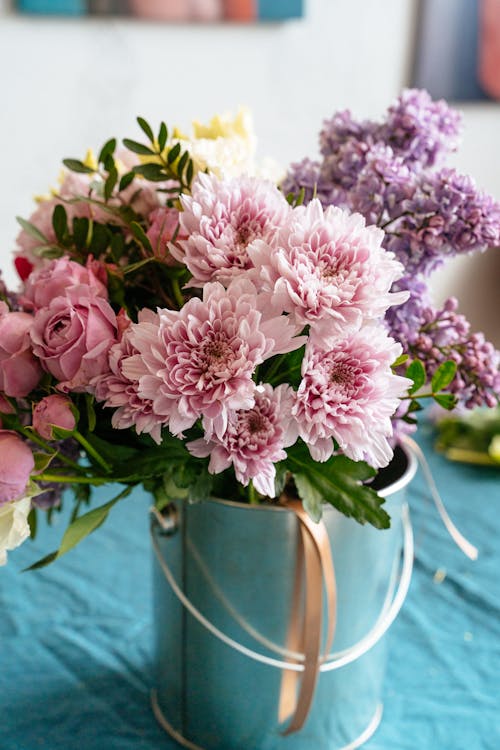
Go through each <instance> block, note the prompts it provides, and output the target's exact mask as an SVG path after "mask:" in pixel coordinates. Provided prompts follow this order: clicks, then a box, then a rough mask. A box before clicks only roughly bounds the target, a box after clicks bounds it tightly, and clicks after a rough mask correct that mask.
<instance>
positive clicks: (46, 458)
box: [33, 451, 57, 474]
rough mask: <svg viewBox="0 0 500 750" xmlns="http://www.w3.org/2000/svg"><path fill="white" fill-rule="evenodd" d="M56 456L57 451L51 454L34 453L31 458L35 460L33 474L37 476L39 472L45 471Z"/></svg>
mask: <svg viewBox="0 0 500 750" xmlns="http://www.w3.org/2000/svg"><path fill="white" fill-rule="evenodd" d="M56 455H57V451H54V452H53V453H39V452H37V453H34V454H33V458H34V459H35V468H34V469H33V472H34V473H35V474H37V473H38V472H39V471H40V472H41V471H45V469H47V468H48V467H49V466H50V464H51V463H52V460H53V459H54V458H55V457H56Z"/></svg>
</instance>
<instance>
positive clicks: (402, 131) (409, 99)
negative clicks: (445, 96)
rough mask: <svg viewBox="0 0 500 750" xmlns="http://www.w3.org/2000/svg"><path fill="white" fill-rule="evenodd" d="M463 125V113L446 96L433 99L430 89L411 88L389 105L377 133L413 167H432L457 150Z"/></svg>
mask: <svg viewBox="0 0 500 750" xmlns="http://www.w3.org/2000/svg"><path fill="white" fill-rule="evenodd" d="M460 128H461V116H460V113H459V112H457V111H456V110H453V109H451V108H450V107H449V106H448V104H447V103H446V102H445V101H444V100H440V101H433V100H432V99H431V97H430V95H429V94H428V92H427V91H422V90H419V89H407V90H406V91H403V93H402V94H401V96H400V97H399V98H398V99H397V100H396V101H395V102H394V104H393V105H392V106H391V107H389V110H388V112H387V117H386V120H385V122H384V123H382V125H381V126H380V128H379V131H378V134H377V135H378V137H379V139H380V140H382V141H384V142H385V143H387V144H388V145H389V146H391V147H392V148H393V150H394V152H395V153H396V154H398V155H400V156H402V158H403V159H404V160H405V162H406V163H407V164H408V165H409V166H410V167H413V168H418V167H432V166H434V165H435V164H438V163H439V162H441V161H442V160H443V158H444V157H445V156H446V155H447V154H448V153H450V152H452V151H456V149H457V147H458V143H459V136H460Z"/></svg>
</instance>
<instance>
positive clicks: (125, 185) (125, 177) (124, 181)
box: [118, 172, 135, 193]
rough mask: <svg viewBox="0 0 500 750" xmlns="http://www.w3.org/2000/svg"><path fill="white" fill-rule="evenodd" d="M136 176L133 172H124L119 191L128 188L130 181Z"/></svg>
mask: <svg viewBox="0 0 500 750" xmlns="http://www.w3.org/2000/svg"><path fill="white" fill-rule="evenodd" d="M134 177H135V174H134V173H133V172H127V174H124V175H123V177H122V178H121V180H120V184H119V185H118V192H120V193H121V192H122V190H125V189H126V188H128V186H129V185H130V183H131V182H132V181H133V179H134Z"/></svg>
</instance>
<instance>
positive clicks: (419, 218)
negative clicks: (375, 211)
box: [385, 169, 500, 275]
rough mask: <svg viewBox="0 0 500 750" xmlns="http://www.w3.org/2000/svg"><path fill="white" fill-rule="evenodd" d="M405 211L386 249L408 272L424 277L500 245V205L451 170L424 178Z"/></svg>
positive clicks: (390, 231) (390, 230)
mask: <svg viewBox="0 0 500 750" xmlns="http://www.w3.org/2000/svg"><path fill="white" fill-rule="evenodd" d="M403 207H404V213H405V215H404V216H403V217H402V219H401V220H400V221H396V222H395V223H394V224H392V225H391V226H389V227H387V241H386V245H385V246H386V247H387V249H389V250H392V251H393V252H395V253H396V255H397V257H398V259H399V260H400V261H401V262H402V263H403V264H404V266H405V267H406V269H407V271H408V272H410V273H424V274H426V275H427V274H429V273H430V272H432V271H433V270H434V269H435V268H436V267H438V266H439V265H440V264H441V263H442V262H443V260H444V259H445V258H446V257H452V256H454V255H459V254H462V253H471V252H477V251H484V250H486V249H487V248H488V247H495V246H498V245H499V244H500V204H498V203H496V202H495V201H494V200H493V198H492V197H491V196H490V195H487V194H486V193H483V192H482V191H480V190H478V188H477V187H476V185H475V183H474V181H473V180H472V178H471V177H468V176H465V175H461V174H459V173H458V172H456V171H455V170H454V169H441V170H440V171H439V172H436V173H429V174H428V175H424V177H423V178H422V179H421V180H420V183H419V185H418V186H417V187H416V189H415V191H414V194H413V196H412V197H411V198H408V199H407V200H405V202H404V204H403Z"/></svg>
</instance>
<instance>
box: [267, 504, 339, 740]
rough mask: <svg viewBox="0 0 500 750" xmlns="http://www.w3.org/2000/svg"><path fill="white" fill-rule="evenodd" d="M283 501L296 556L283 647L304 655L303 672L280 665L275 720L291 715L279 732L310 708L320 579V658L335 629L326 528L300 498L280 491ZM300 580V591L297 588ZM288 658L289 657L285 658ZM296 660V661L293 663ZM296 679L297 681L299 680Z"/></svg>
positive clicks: (295, 725)
mask: <svg viewBox="0 0 500 750" xmlns="http://www.w3.org/2000/svg"><path fill="white" fill-rule="evenodd" d="M280 500H281V502H282V504H284V505H285V506H286V507H287V508H289V509H290V510H292V511H293V512H294V513H295V516H296V518H297V521H298V538H297V556H296V561H295V578H294V585H293V596H292V611H291V613H290V621H289V625H288V635H287V649H288V650H290V651H295V652H300V653H303V654H304V671H303V672H301V673H299V672H295V671H292V670H284V671H283V676H282V679H281V691H280V701H279V708H278V719H279V722H280V723H282V722H284V721H286V720H287V719H289V718H290V716H291V717H292V718H291V721H290V724H289V725H288V727H287V728H286V730H285V731H284V732H283V734H284V735H288V734H292V733H293V732H297V731H298V730H299V729H301V728H302V727H303V725H304V723H305V721H306V719H307V717H308V715H309V711H310V709H311V704H312V700H313V697H314V692H315V689H316V683H317V681H318V675H319V668H320V663H321V658H320V653H321V636H322V620H323V580H324V583H325V591H326V606H327V633H326V644H325V657H326V656H327V655H328V654H329V653H330V651H331V648H332V643H333V636H334V633H335V623H336V606H337V592H336V583H335V569H334V567H333V558H332V552H331V548H330V541H329V539H328V534H327V532H326V527H325V525H324V523H323V522H322V521H320V522H319V523H315V522H314V521H312V520H311V518H310V517H309V516H308V514H307V513H306V511H305V510H304V508H303V506H302V503H301V501H300V500H294V499H290V498H288V497H287V496H282V498H281V499H280ZM304 583H305V589H304V595H302V589H303V586H304ZM288 661H290V662H291V663H293V660H291V659H289V660H288ZM295 663H297V662H295ZM299 681H300V685H299V684H298V683H299Z"/></svg>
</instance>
